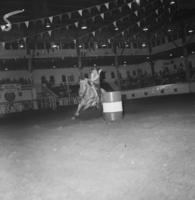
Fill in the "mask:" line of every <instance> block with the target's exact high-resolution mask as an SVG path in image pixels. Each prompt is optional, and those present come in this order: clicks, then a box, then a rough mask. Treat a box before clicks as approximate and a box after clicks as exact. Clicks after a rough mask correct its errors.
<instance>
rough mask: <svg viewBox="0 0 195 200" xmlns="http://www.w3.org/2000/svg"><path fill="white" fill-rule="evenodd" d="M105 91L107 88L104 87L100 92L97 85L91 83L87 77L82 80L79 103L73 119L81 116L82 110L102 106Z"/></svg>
mask: <svg viewBox="0 0 195 200" xmlns="http://www.w3.org/2000/svg"><path fill="white" fill-rule="evenodd" d="M104 92H105V90H104V89H102V88H100V92H98V91H97V89H96V88H95V86H94V85H92V84H91V83H90V81H89V79H87V78H85V79H83V80H80V88H79V104H78V107H77V110H76V112H75V114H74V116H73V117H72V119H73V120H74V119H76V118H77V117H79V115H80V111H81V110H83V111H84V110H86V109H88V108H90V107H96V108H97V109H99V108H101V96H102V94H103V93H104ZM99 93H100V94H99Z"/></svg>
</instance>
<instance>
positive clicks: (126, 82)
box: [121, 65, 186, 90]
mask: <svg viewBox="0 0 195 200" xmlns="http://www.w3.org/2000/svg"><path fill="white" fill-rule="evenodd" d="M185 81H186V75H185V71H184V68H183V66H182V65H180V66H179V67H176V66H174V70H172V71H171V70H170V69H169V68H168V67H165V68H163V70H160V71H159V72H155V73H154V75H152V74H149V73H147V71H145V72H142V71H140V72H139V71H138V73H137V74H136V76H131V75H129V76H128V78H127V79H123V80H122V81H121V89H122V90H127V89H138V88H143V87H151V86H155V85H166V84H173V83H180V82H185Z"/></svg>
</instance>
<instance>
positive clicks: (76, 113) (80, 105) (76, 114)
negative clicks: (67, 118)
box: [72, 103, 83, 119]
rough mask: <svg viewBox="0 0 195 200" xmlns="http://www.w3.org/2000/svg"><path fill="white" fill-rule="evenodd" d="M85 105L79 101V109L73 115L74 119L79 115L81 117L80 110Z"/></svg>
mask: <svg viewBox="0 0 195 200" xmlns="http://www.w3.org/2000/svg"><path fill="white" fill-rule="evenodd" d="M82 107H83V105H82V104H81V103H79V105H78V107H77V110H76V112H75V114H74V115H73V117H72V119H76V118H77V117H79V114H80V110H81V109H82Z"/></svg>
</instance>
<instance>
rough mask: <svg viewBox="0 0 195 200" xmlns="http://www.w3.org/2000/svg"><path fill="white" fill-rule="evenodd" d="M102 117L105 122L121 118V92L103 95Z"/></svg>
mask: <svg viewBox="0 0 195 200" xmlns="http://www.w3.org/2000/svg"><path fill="white" fill-rule="evenodd" d="M103 115H104V119H105V120H106V121H117V120H120V119H121V118H122V116H123V106H122V101H121V92H120V91H117V92H106V93H104V94H103Z"/></svg>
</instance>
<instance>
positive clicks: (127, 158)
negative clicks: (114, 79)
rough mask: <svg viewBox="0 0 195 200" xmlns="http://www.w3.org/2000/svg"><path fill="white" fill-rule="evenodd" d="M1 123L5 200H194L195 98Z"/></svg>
mask: <svg viewBox="0 0 195 200" xmlns="http://www.w3.org/2000/svg"><path fill="white" fill-rule="evenodd" d="M73 109H74V108H73V107H67V108H64V109H61V110H59V111H58V112H51V111H50V112H49V111H45V112H34V113H23V114H22V115H21V114H18V115H12V116H9V117H5V118H2V119H0V200H194V199H195V95H178V96H167V97H156V98H148V99H140V100H134V101H128V102H125V104H124V110H125V116H124V119H123V120H121V121H120V122H115V123H107V122H105V121H104V120H103V118H102V117H101V115H100V113H98V112H96V111H95V110H89V111H87V112H85V113H83V114H82V116H81V119H78V120H76V121H72V120H71V119H70V118H71V114H72V112H73Z"/></svg>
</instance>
